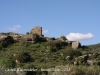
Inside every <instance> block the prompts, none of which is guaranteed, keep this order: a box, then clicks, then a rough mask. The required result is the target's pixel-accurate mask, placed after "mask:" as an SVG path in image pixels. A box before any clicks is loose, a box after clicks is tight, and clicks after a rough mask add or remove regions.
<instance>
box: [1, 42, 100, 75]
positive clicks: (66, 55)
mask: <svg viewBox="0 0 100 75" xmlns="http://www.w3.org/2000/svg"><path fill="white" fill-rule="evenodd" d="M99 45H100V44H98V45H90V46H88V48H86V49H84V50H83V49H82V48H78V49H76V50H75V49H73V48H72V47H71V45H70V44H67V43H64V42H61V41H57V42H56V41H48V42H38V43H36V44H31V43H22V42H16V43H13V44H10V45H8V46H7V47H5V48H4V47H2V46H1V47H0V66H3V67H5V68H14V67H16V66H17V67H21V68H26V69H28V68H33V67H34V68H37V69H39V70H40V69H41V68H54V67H56V66H60V65H68V64H69V65H73V64H74V65H79V66H82V65H83V66H86V65H87V66H91V63H87V60H94V59H97V61H96V62H94V64H93V65H94V66H95V65H98V66H99V65H100V52H97V50H99ZM94 49H95V53H94V54H93V53H92V52H93V51H94ZM24 53H27V54H26V56H25V55H24ZM15 54H16V55H18V56H16V57H14V55H15ZM92 54H93V55H92ZM89 55H91V56H89ZM27 56H29V58H27ZM81 57H82V58H81ZM15 59H18V61H19V62H15ZM26 59H29V60H26ZM76 59H78V60H76ZM76 61H77V63H76V64H75V62H76ZM79 62H80V63H79ZM41 72H42V71H41ZM33 75H35V74H33ZM39 75H41V74H39Z"/></svg>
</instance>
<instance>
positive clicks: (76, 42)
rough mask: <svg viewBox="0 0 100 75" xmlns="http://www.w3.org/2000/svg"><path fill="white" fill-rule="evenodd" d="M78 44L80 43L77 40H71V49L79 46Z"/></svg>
mask: <svg viewBox="0 0 100 75" xmlns="http://www.w3.org/2000/svg"><path fill="white" fill-rule="evenodd" d="M79 45H80V43H79V42H78V41H74V42H72V48H73V49H77V48H79Z"/></svg>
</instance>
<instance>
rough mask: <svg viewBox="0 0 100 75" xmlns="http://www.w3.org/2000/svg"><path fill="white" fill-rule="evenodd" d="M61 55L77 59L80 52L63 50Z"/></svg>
mask: <svg viewBox="0 0 100 75" xmlns="http://www.w3.org/2000/svg"><path fill="white" fill-rule="evenodd" d="M63 55H64V56H65V57H66V56H71V58H73V57H77V56H81V55H82V53H81V52H80V51H77V50H71V49H69V50H64V51H63Z"/></svg>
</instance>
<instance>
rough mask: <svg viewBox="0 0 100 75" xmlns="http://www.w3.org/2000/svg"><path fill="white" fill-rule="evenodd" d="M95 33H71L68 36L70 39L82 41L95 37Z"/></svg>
mask: <svg viewBox="0 0 100 75" xmlns="http://www.w3.org/2000/svg"><path fill="white" fill-rule="evenodd" d="M93 37H94V35H93V34H91V33H87V34H81V33H70V34H69V35H67V36H66V38H67V39H68V40H69V41H80V40H86V39H90V38H93Z"/></svg>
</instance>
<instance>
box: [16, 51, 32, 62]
mask: <svg viewBox="0 0 100 75" xmlns="http://www.w3.org/2000/svg"><path fill="white" fill-rule="evenodd" d="M14 59H17V60H18V61H20V62H28V61H30V60H31V56H30V55H29V54H28V53H27V52H20V53H18V54H17V55H16V56H15V57H14Z"/></svg>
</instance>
